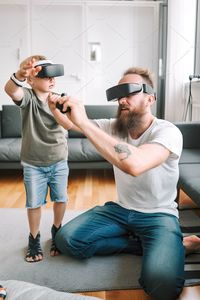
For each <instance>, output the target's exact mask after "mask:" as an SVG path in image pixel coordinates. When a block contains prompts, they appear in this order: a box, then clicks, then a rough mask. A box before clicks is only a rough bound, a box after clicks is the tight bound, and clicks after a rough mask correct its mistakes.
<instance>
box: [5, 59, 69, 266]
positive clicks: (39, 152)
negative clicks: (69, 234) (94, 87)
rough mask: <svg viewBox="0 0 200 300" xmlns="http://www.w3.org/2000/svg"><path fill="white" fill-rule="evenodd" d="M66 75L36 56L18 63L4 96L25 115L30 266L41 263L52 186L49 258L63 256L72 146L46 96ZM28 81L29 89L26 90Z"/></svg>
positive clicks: (23, 155) (24, 163)
mask: <svg viewBox="0 0 200 300" xmlns="http://www.w3.org/2000/svg"><path fill="white" fill-rule="evenodd" d="M62 75H64V69H63V65H59V64H53V63H52V62H51V61H49V60H47V59H46V57H45V56H41V55H34V56H31V57H28V58H27V59H25V60H24V61H23V62H22V63H21V64H20V67H19V70H18V71H17V72H16V73H14V74H13V75H12V76H11V77H10V79H9V80H8V82H7V83H6V85H5V91H6V93H7V94H8V95H9V96H10V97H11V98H12V100H13V101H14V103H15V104H16V105H18V106H19V107H20V109H21V115H22V147H21V163H22V166H23V174H24V185H25V189H26V207H27V214H28V222H29V228H30V235H29V241H28V250H27V253H26V257H25V259H26V261H27V262H38V261H41V260H42V259H43V252H42V249H41V246H40V231H39V227H40V219H41V207H42V206H43V205H44V204H46V197H47V192H48V188H49V189H50V197H51V201H53V202H54V204H53V212H54V220H53V225H52V228H51V234H52V244H51V249H50V255H51V256H55V255H58V254H59V251H58V249H57V248H56V246H55V243H54V239H55V235H56V233H57V231H58V229H59V228H60V227H61V223H62V219H63V216H64V213H65V209H66V201H67V193H66V189H67V183H68V173H69V170H68V163H67V155H68V148H67V140H66V136H65V131H64V129H63V128H62V127H61V126H60V125H59V124H58V123H57V122H56V120H55V118H54V117H53V115H52V113H51V110H50V108H49V106H48V101H47V98H48V95H49V93H51V94H52V91H53V89H54V87H55V77H57V76H62ZM26 81H27V83H28V84H29V85H30V86H31V88H27V87H24V84H25V83H26ZM65 120H66V119H65ZM65 122H66V121H65ZM71 127H72V123H71V122H70V120H68V121H67V125H66V126H65V128H66V129H69V128H71Z"/></svg>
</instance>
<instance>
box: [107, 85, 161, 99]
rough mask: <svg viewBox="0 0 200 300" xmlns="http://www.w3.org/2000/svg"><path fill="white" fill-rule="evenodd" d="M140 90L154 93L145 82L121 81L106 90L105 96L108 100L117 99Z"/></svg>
mask: <svg viewBox="0 0 200 300" xmlns="http://www.w3.org/2000/svg"><path fill="white" fill-rule="evenodd" d="M140 92H143V93H146V94H149V95H151V94H153V95H154V96H155V94H154V91H153V88H152V87H151V86H150V85H148V84H145V83H143V84H142V83H141V84H139V83H122V84H118V85H115V86H113V87H111V88H109V89H108V90H106V96H107V100H108V101H117V100H119V99H120V98H124V97H128V96H129V95H131V94H138V93H140Z"/></svg>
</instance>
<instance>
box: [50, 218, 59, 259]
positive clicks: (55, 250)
mask: <svg viewBox="0 0 200 300" xmlns="http://www.w3.org/2000/svg"><path fill="white" fill-rule="evenodd" d="M60 228H61V225H60V226H59V227H56V226H55V225H54V224H53V226H52V227H51V238H52V240H51V248H50V255H51V256H57V255H59V254H60V251H59V250H58V248H57V247H56V244H55V237H56V233H57V232H58V230H59V229H60Z"/></svg>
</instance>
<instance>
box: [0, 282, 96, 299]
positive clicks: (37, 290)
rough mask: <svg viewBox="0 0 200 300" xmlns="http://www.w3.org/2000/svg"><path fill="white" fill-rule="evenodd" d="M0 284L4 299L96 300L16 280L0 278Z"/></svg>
mask: <svg viewBox="0 0 200 300" xmlns="http://www.w3.org/2000/svg"><path fill="white" fill-rule="evenodd" d="M0 284H1V285H2V286H3V287H5V288H6V289H7V297H6V300H27V299H28V300H79V299H80V300H98V298H95V297H89V296H81V295H78V294H70V293H64V292H57V291H55V290H53V289H50V288H47V287H44V286H39V285H36V284H32V283H27V282H24V281H18V280H5V281H1V280H0Z"/></svg>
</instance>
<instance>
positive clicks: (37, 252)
mask: <svg viewBox="0 0 200 300" xmlns="http://www.w3.org/2000/svg"><path fill="white" fill-rule="evenodd" d="M29 258H32V260H29ZM42 259H43V252H42V249H41V246H40V233H39V232H38V234H37V235H36V237H35V238H34V237H33V236H32V234H31V233H30V235H29V242H28V250H27V253H26V261H27V262H31V263H32V262H38V261H41V260H42Z"/></svg>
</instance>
